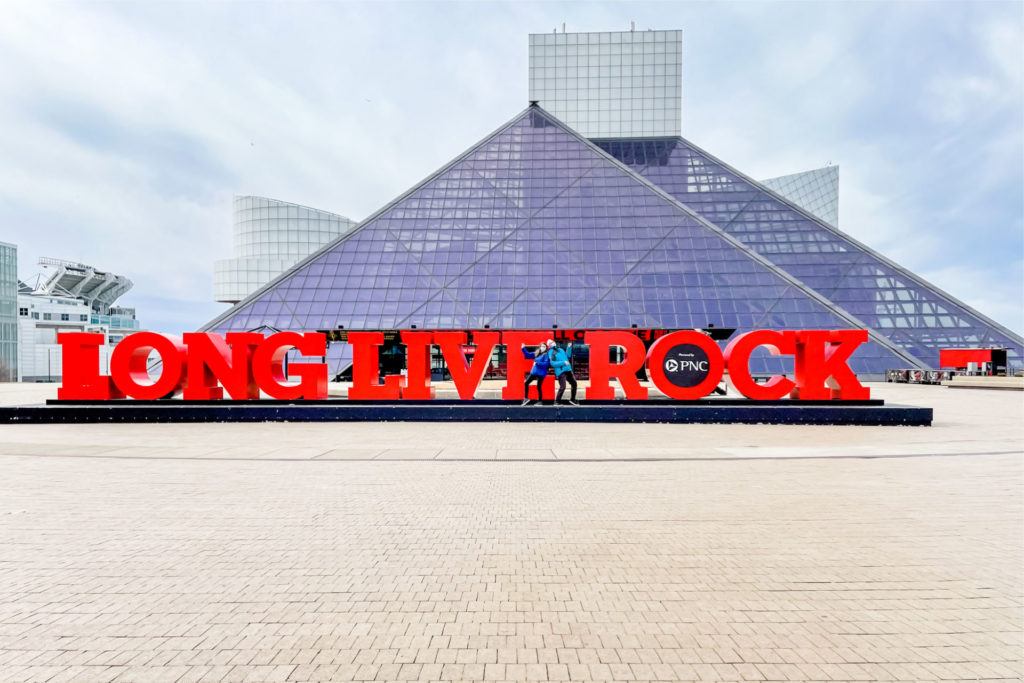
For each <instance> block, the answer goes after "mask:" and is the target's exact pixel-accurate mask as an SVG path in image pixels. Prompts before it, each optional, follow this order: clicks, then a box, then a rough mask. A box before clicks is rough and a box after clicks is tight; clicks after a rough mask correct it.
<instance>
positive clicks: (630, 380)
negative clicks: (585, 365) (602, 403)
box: [583, 331, 647, 401]
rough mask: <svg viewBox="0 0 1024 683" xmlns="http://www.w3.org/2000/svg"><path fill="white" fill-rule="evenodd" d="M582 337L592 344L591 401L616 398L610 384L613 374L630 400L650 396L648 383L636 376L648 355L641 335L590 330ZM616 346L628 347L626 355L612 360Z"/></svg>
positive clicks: (589, 398) (588, 397)
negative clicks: (643, 382)
mask: <svg viewBox="0 0 1024 683" xmlns="http://www.w3.org/2000/svg"><path fill="white" fill-rule="evenodd" d="M583 341H584V343H585V344H587V345H589V346H590V386H588V387H587V400H588V401H592V400H594V399H604V400H607V399H613V398H615V390H614V389H612V387H611V385H610V384H609V381H610V380H611V379H612V378H617V379H618V380H619V384H621V385H622V391H623V393H624V394H625V395H626V399H627V400H634V401H642V400H644V399H645V398H647V387H643V386H641V385H640V380H638V379H637V378H636V373H637V372H639V370H640V368H642V367H643V365H644V359H645V356H646V355H647V353H646V350H645V349H644V343H643V342H642V341H640V338H639V337H637V336H636V335H635V334H632V333H630V332H612V331H609V332H587V334H586V336H585V337H584V338H583ZM613 346H620V347H622V348H623V349H624V350H625V351H626V358H625V359H624V360H623V361H622V362H621V363H612V362H611V361H610V360H609V353H610V351H611V348H612V347H613Z"/></svg>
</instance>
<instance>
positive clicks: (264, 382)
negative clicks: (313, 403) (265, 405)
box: [252, 332, 327, 401]
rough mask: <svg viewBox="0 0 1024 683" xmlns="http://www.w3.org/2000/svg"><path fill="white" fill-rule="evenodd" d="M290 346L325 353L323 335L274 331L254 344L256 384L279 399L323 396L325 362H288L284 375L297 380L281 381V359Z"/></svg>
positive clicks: (304, 351)
mask: <svg viewBox="0 0 1024 683" xmlns="http://www.w3.org/2000/svg"><path fill="white" fill-rule="evenodd" d="M292 348H294V349H295V350H296V351H298V352H299V353H300V354H301V355H303V356H311V357H315V356H323V355H325V354H326V353H327V337H325V336H324V335H323V334H321V333H319V332H306V333H303V334H300V333H298V332H278V333H276V334H272V335H270V336H269V337H267V338H266V339H264V340H263V342H262V343H261V344H260V345H259V346H257V347H256V351H255V352H254V353H253V355H252V365H253V370H254V371H255V373H256V384H258V385H259V387H260V389H261V390H263V392H264V393H266V394H267V395H268V396H270V397H271V398H276V399H279V400H282V401H294V400H295V399H300V398H305V399H323V398H327V364H326V363H291V364H290V365H289V367H288V375H295V376H297V377H298V378H299V383H298V384H296V385H294V386H292V385H288V384H283V382H284V381H285V380H286V379H287V376H286V375H285V367H284V361H285V357H286V356H287V355H288V350H289V349H292Z"/></svg>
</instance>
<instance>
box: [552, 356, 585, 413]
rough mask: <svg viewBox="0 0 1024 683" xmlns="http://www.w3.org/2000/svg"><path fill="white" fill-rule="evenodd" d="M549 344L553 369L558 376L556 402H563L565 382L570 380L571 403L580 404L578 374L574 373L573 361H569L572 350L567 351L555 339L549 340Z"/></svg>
mask: <svg viewBox="0 0 1024 683" xmlns="http://www.w3.org/2000/svg"><path fill="white" fill-rule="evenodd" d="M548 344H549V348H548V357H549V358H550V359H551V371H552V372H553V373H555V377H557V378H558V396H557V397H556V398H555V403H561V402H562V396H563V395H564V394H565V384H566V382H568V383H569V386H571V387H572V391H571V392H570V395H569V405H573V406H578V405H579V403H577V402H576V375H574V374H572V363H571V362H570V361H569V358H570V354H571V353H572V352H571V350H570V351H566V349H563V348H562V347H561V346H558V345H557V344H555V343H554V342H553V341H549V342H548ZM570 349H571V347H570Z"/></svg>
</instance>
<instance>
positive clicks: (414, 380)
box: [353, 330, 434, 401]
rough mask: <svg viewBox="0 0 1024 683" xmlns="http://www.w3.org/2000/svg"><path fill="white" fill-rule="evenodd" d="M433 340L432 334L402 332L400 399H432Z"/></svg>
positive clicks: (412, 331) (413, 331)
mask: <svg viewBox="0 0 1024 683" xmlns="http://www.w3.org/2000/svg"><path fill="white" fill-rule="evenodd" d="M433 338H434V333H433V332H416V331H415V330H402V343H403V344H404V345H405V386H404V387H402V398H403V399H405V400H407V401H415V400H423V399H432V398H434V388H433V387H431V386H430V345H431V344H432V343H433ZM353 372H354V369H353ZM374 381H376V380H374Z"/></svg>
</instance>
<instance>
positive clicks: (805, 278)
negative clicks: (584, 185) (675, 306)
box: [597, 137, 1024, 368]
mask: <svg viewBox="0 0 1024 683" xmlns="http://www.w3.org/2000/svg"><path fill="white" fill-rule="evenodd" d="M597 144H598V145H599V146H600V147H601V148H602V149H605V150H607V151H608V152H609V153H611V154H612V155H613V156H614V157H616V158H617V159H619V160H621V161H622V162H623V163H625V164H627V165H629V166H630V168H632V169H634V170H635V171H637V172H638V173H640V174H641V175H643V176H644V177H645V178H647V179H648V180H650V181H652V182H654V183H656V184H657V185H658V186H659V187H661V188H663V189H664V190H665V191H666V192H668V193H670V194H671V195H672V196H673V197H675V198H676V199H678V200H679V201H680V202H682V203H684V204H686V205H687V206H688V207H690V208H692V209H693V210H694V211H696V212H697V213H699V214H700V215H701V216H702V217H703V218H705V219H707V220H708V221H710V222H712V223H714V224H715V225H717V226H719V227H720V228H722V229H723V230H724V231H725V232H727V233H728V234H729V235H731V236H733V237H735V238H736V239H737V240H739V241H741V242H743V243H744V244H745V245H747V246H748V247H750V248H751V249H753V250H754V251H756V252H757V253H758V254H760V255H762V256H764V257H765V258H766V259H769V260H770V261H771V262H772V263H773V264H775V265H777V266H779V267H780V268H782V269H783V270H785V271H786V272H787V273H789V274H791V275H793V276H794V277H795V278H797V279H798V280H800V281H801V282H802V283H804V284H805V285H807V286H808V287H810V288H812V289H813V290H814V291H815V292H817V293H818V294H820V295H822V296H824V297H826V298H827V299H828V300H829V301H831V302H832V303H833V304H834V305H835V307H837V308H840V309H842V310H844V311H846V312H848V313H849V314H850V315H853V316H855V317H856V318H857V319H858V320H861V321H862V322H863V323H864V325H865V326H866V327H868V328H870V329H872V330H874V331H875V332H877V333H879V334H881V335H884V336H885V337H886V338H887V339H889V340H890V341H891V342H893V343H894V344H896V345H898V346H899V347H900V348H902V349H903V350H904V351H906V352H907V353H909V354H911V355H912V356H914V358H915V359H917V360H918V361H919V363H920V364H921V365H922V366H924V367H932V368H935V367H938V362H939V350H940V349H944V348H964V347H1006V348H1008V349H1009V351H1008V354H1007V356H1008V361H1009V363H1010V364H1011V365H1014V366H1020V364H1021V362H1022V357H1021V350H1022V347H1024V339H1022V338H1021V337H1020V335H1017V334H1014V333H1013V332H1011V331H1010V330H1008V329H1006V328H1004V327H1002V326H1001V325H999V324H998V323H996V322H994V321H993V320H990V319H989V318H987V317H985V316H984V315H982V314H981V313H979V312H977V311H975V310H973V309H972V308H970V307H969V306H967V305H966V304H964V303H962V302H960V301H958V300H956V299H955V298H953V297H952V296H950V295H949V294H946V293H945V292H943V291H941V290H939V289H938V288H937V287H935V286H934V285H932V284H929V283H928V282H926V281H924V280H922V279H921V278H919V277H918V276H916V275H914V274H913V273H911V272H910V271H908V270H906V269H905V268H903V267H901V266H899V265H897V264H895V263H893V262H892V261H889V260H888V259H886V258H885V257H884V256H882V255H881V254H878V253H876V252H874V251H872V250H871V249H870V248H869V247H867V246H865V245H863V244H860V243H859V242H857V241H856V240H854V239H853V238H852V237H850V236H848V235H846V234H844V233H842V232H840V231H839V230H838V229H837V228H835V227H834V226H831V225H829V224H828V223H826V222H824V221H822V220H821V219H820V218H817V217H816V216H814V215H813V214H811V213H809V212H808V211H805V210H804V209H801V208H800V207H799V206H798V205H797V204H795V203H794V202H792V201H789V200H787V199H785V198H784V197H782V196H781V195H779V194H777V193H775V192H773V191H771V190H769V189H768V188H767V187H765V186H764V185H763V184H759V183H758V182H757V181H755V180H752V179H751V178H749V177H748V176H745V175H743V174H742V173H740V172H739V171H737V170H736V169H734V168H732V167H730V166H727V165H726V164H725V163H724V162H722V161H720V160H718V159H716V158H715V157H713V156H711V155H710V154H709V153H707V152H705V151H704V150H702V149H700V148H698V147H697V146H696V145H694V144H693V143H691V142H688V141H686V140H684V139H683V138H679V137H675V138H658V139H636V138H630V139H623V140H600V141H597Z"/></svg>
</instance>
